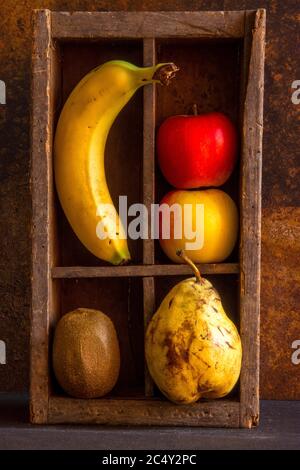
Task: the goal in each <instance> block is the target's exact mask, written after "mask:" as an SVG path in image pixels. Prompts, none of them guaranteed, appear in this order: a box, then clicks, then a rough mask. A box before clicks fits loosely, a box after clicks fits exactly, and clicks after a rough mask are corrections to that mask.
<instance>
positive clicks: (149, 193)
mask: <svg viewBox="0 0 300 470" xmlns="http://www.w3.org/2000/svg"><path fill="white" fill-rule="evenodd" d="M143 46H144V47H143V49H144V67H150V66H152V65H154V64H155V59H156V58H155V56H156V51H155V40H154V39H153V38H148V39H144V41H143ZM155 91H156V86H155V85H153V86H146V87H144V132H143V135H144V148H143V203H144V205H145V206H146V208H147V210H148V238H146V239H145V240H143V263H144V264H154V240H153V238H152V237H150V236H149V234H150V233H151V205H152V204H153V203H154V202H155V194H154V193H155V189H154V184H155V183H154V178H155V98H156V93H155Z"/></svg>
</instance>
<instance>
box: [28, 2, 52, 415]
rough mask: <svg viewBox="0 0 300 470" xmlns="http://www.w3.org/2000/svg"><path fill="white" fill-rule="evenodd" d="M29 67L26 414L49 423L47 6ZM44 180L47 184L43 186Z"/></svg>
mask: <svg viewBox="0 0 300 470" xmlns="http://www.w3.org/2000/svg"><path fill="white" fill-rule="evenodd" d="M34 20H35V21H34V43H33V68H32V136H31V137H32V143H31V149H32V157H31V163H32V172H31V179H32V186H31V187H32V305H31V335H30V350H31V355H30V419H31V421H32V422H34V423H44V422H47V414H48V395H49V389H48V387H49V371H48V334H49V307H50V298H51V292H50V269H51V266H50V263H49V254H50V251H49V237H50V232H49V219H50V204H49V193H48V190H47V185H49V183H50V180H49V175H50V173H51V171H50V165H51V162H50V160H49V159H48V158H47V157H48V156H49V153H50V151H51V133H50V127H51V104H50V94H51V91H50V87H51V62H50V50H51V30H50V27H51V26H50V25H51V19H50V12H49V11H38V12H36V14H35V18H34ZM45 185H46V186H45Z"/></svg>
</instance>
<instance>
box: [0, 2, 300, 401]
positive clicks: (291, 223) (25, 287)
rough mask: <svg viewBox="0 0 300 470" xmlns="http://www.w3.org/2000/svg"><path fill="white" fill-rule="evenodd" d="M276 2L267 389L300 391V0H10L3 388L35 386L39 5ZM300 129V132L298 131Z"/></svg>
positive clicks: (197, 6)
mask: <svg viewBox="0 0 300 470" xmlns="http://www.w3.org/2000/svg"><path fill="white" fill-rule="evenodd" d="M259 7H262V8H266V9H267V48H266V70H265V73H266V75H265V121H264V122H265V125H264V153H263V220H262V294H261V320H262V321H261V395H262V397H263V398H275V399H276V398H277V399H300V365H298V366H296V365H293V364H292V362H291V354H292V349H291V344H292V342H293V341H294V340H296V339H299V340H300V287H299V285H300V284H299V281H300V271H299V264H300V208H299V202H300V195H299V157H300V155H299V141H297V138H298V135H299V109H300V105H294V104H292V102H291V94H292V91H293V90H292V88H291V84H292V82H293V81H294V80H297V79H300V70H299V63H297V62H299V60H298V61H297V56H298V57H299V47H300V41H299V31H300V27H299V26H300V25H299V23H300V2H299V0H286V1H282V0H269V1H251V0H249V1H247V0H246V1H235V0H224V1H219V0H216V1H213V0H211V1H201V0H197V1H196V0H146V1H138V0H131V1H130V0H116V1H107V0H103V1H91V0H90V1H89V0H86V1H84V0H82V1H80V0H71V1H58V0H57V1H56V0H50V1H39V0H32V1H29V0H19V1H17V0H5V1H3V2H1V7H0V79H2V80H4V81H5V82H6V85H7V105H6V106H1V105H0V129H1V144H0V176H1V184H0V201H1V202H0V204H1V206H0V214H1V225H0V241H1V256H0V272H1V275H0V279H1V286H0V306H1V308H0V339H2V340H4V341H6V344H7V365H0V391H1V390H3V391H4V390H6V391H21V390H26V389H27V388H28V358H29V308H30V250H31V246H30V243H31V242H30V223H31V200H30V190H29V173H30V160H29V144H30V138H29V135H30V122H29V110H30V60H31V36H32V35H31V14H32V9H34V8H50V9H53V10H157V9H161V10H166V11H167V10H223V9H224V10H234V9H244V8H246V9H254V8H259ZM297 131H298V132H297Z"/></svg>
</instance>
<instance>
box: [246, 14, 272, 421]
mask: <svg viewBox="0 0 300 470" xmlns="http://www.w3.org/2000/svg"><path fill="white" fill-rule="evenodd" d="M253 16H254V15H248V16H247V22H246V32H247V36H248V34H252V35H253V36H252V48H251V56H250V65H249V73H248V80H247V86H246V98H245V106H244V123H243V136H242V140H243V152H242V185H241V210H242V219H241V246H240V270H241V272H240V286H241V287H240V289H241V292H240V331H241V337H242V344H243V361H242V371H241V378H240V400H241V404H240V406H241V411H240V415H241V418H240V425H241V427H247V428H249V427H251V426H253V425H256V424H257V423H258V419H259V308H260V243H261V242H260V240H261V163H262V133H263V90H264V51H265V21H266V19H265V17H266V14H265V10H258V11H257V13H256V15H255V18H254V24H253ZM251 21H252V22H251ZM253 26H254V27H253ZM247 40H248V39H247V37H246V41H247ZM246 44H247V42H246ZM246 47H247V45H246ZM245 60H247V57H245Z"/></svg>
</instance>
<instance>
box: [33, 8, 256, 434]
mask: <svg viewBox="0 0 300 470" xmlns="http://www.w3.org/2000/svg"><path fill="white" fill-rule="evenodd" d="M264 35H265V11H264V10H257V11H237V12H199V11H197V12H132V13H125V12H114V13H110V12H105V13H103V12H93V13H90V12H76V13H67V12H51V11H49V10H38V11H36V12H35V15H34V46H33V77H32V78H33V79H32V100H33V113H32V199H33V229H32V243H33V251H32V318H31V375H30V382H31V383H30V410H31V421H32V422H33V423H107V424H132V425H133V424H143V425H145V424H146V425H176V426H177V425H178V426H183V425H187V426H223V427H251V426H252V425H256V424H257V423H258V416H259V391H258V390H259V387H258V386H259V384H258V381H259V296H260V212H261V161H262V131H263V125H262V118H263V69H264ZM113 58H118V59H125V60H128V61H131V62H134V63H136V64H139V65H142V64H144V65H151V64H153V63H154V62H164V61H174V62H175V63H176V64H177V65H178V66H179V67H180V68H181V70H182V72H181V73H180V74H178V77H177V78H176V79H175V80H174V81H173V82H172V84H171V85H170V86H169V87H168V88H164V87H160V86H158V87H156V88H155V87H152V86H149V87H145V89H144V90H140V91H139V92H138V93H137V94H136V96H135V97H134V99H132V101H131V102H130V103H129V104H128V105H127V106H126V108H125V109H124V110H123V111H122V113H121V114H120V116H119V117H118V119H117V121H116V122H115V123H114V125H113V128H112V130H111V133H110V136H109V140H108V144H107V153H108V154H109V159H107V165H106V166H107V178H108V184H109V187H110V189H111V192H112V195H113V198H114V200H116V199H117V196H118V195H119V194H126V195H127V196H128V203H129V204H130V203H133V202H141V201H143V202H144V203H145V204H146V206H147V207H149V206H150V204H151V203H152V202H158V201H159V200H160V198H161V196H162V195H164V194H165V193H166V192H167V191H168V190H169V189H170V188H169V186H168V184H167V183H166V181H165V180H164V179H163V178H162V176H161V175H160V173H159V170H158V168H157V166H156V162H155V129H156V127H157V126H158V125H159V124H160V123H161V122H162V120H163V119H164V118H166V117H167V116H169V115H172V114H182V113H188V112H189V111H191V107H192V104H193V103H197V105H198V108H199V111H200V112H205V111H211V110H219V111H223V112H225V113H227V114H229V116H230V117H231V118H232V119H233V120H234V121H235V122H236V123H237V125H238V126H239V128H240V133H241V152H240V154H241V155H240V159H239V165H238V166H237V168H236V170H235V171H234V173H233V175H232V176H231V178H230V180H229V181H228V182H227V183H226V184H225V186H224V188H223V189H224V190H225V191H226V192H228V193H229V194H230V195H231V196H232V197H233V199H234V200H235V201H236V202H237V204H238V205H239V209H240V243H239V248H237V249H235V251H234V252H233V254H232V255H231V256H230V258H229V259H228V260H227V261H226V263H220V264H206V265H200V271H201V272H202V274H204V275H207V277H208V278H209V279H211V280H212V281H213V282H214V284H215V285H216V287H217V288H218V289H219V291H220V293H221V296H222V298H223V301H224V304H225V308H226V309H227V311H228V312H230V314H231V316H232V318H233V319H234V321H235V322H236V324H237V325H238V326H239V329H240V334H241V338H242V344H243V362H242V372H241V376H240V380H239V384H238V386H237V387H236V388H235V390H234V391H233V392H232V393H231V394H230V396H228V397H226V398H224V399H220V400H213V401H209V400H206V401H199V402H198V403H195V404H193V405H183V406H178V405H174V404H172V403H170V402H168V401H167V400H166V399H164V397H162V396H161V395H160V393H159V392H158V391H157V389H156V387H155V386H153V383H152V381H151V378H150V376H149V374H148V372H147V370H146V368H145V361H144V353H143V349H144V346H143V336H144V327H145V325H146V324H147V322H148V321H149V318H150V317H151V315H152V314H153V312H154V310H155V308H156V307H157V305H158V304H159V302H160V300H161V299H162V298H163V296H164V295H165V294H166V293H167V291H168V290H169V289H170V287H171V286H173V285H174V284H175V283H176V282H178V280H179V279H182V277H185V276H188V275H189V276H190V275H191V273H190V270H189V268H188V267H187V266H183V265H175V264H170V261H168V260H167V258H166V257H165V256H164V254H163V253H162V251H161V250H160V247H159V245H158V244H157V242H156V241H153V240H137V241H129V245H130V250H131V253H132V255H133V259H134V262H133V264H132V265H130V266H120V267H114V266H109V265H107V264H105V263H102V262H101V261H100V260H98V259H97V258H95V257H94V256H92V255H91V254H90V253H89V252H88V251H87V250H86V249H85V248H84V246H83V245H82V244H81V243H80V242H79V241H78V240H77V238H76V236H75V235H74V233H73V232H72V230H71V228H70V227H69V225H68V223H67V220H66V218H65V216H64V214H63V212H62V210H61V208H60V206H59V203H58V200H57V196H56V193H55V188H54V183H53V168H52V156H53V155H52V144H53V134H54V129H55V124H56V121H57V117H58V114H59V112H60V110H61V108H62V104H63V103H64V101H65V99H66V97H67V96H68V94H69V92H70V90H71V89H72V88H73V87H74V85H75V84H76V83H77V82H78V80H79V79H80V78H81V77H82V76H83V75H84V74H85V73H86V72H87V71H89V70H90V69H91V68H93V67H94V66H96V65H99V64H101V63H103V62H105V61H106V60H109V59H113ZM79 306H85V307H94V308H98V309H101V310H103V311H104V312H106V313H107V314H108V315H110V316H111V318H112V320H113V321H114V323H115V325H116V328H117V331H118V335H119V339H120V346H121V353H122V366H121V373H120V378H119V381H118V384H117V386H116V387H115V389H114V390H113V391H112V393H111V394H110V395H109V396H107V397H105V398H101V399H97V400H95V399H93V400H78V399H73V398H70V397H68V396H66V395H64V393H63V392H62V390H61V389H60V388H59V386H58V384H57V383H56V381H55V379H54V377H53V373H52V369H51V344H52V334H53V329H54V327H55V325H56V323H57V321H58V319H59V318H60V316H61V315H63V314H64V313H66V312H67V311H69V310H71V309H73V308H76V307H79Z"/></svg>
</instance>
